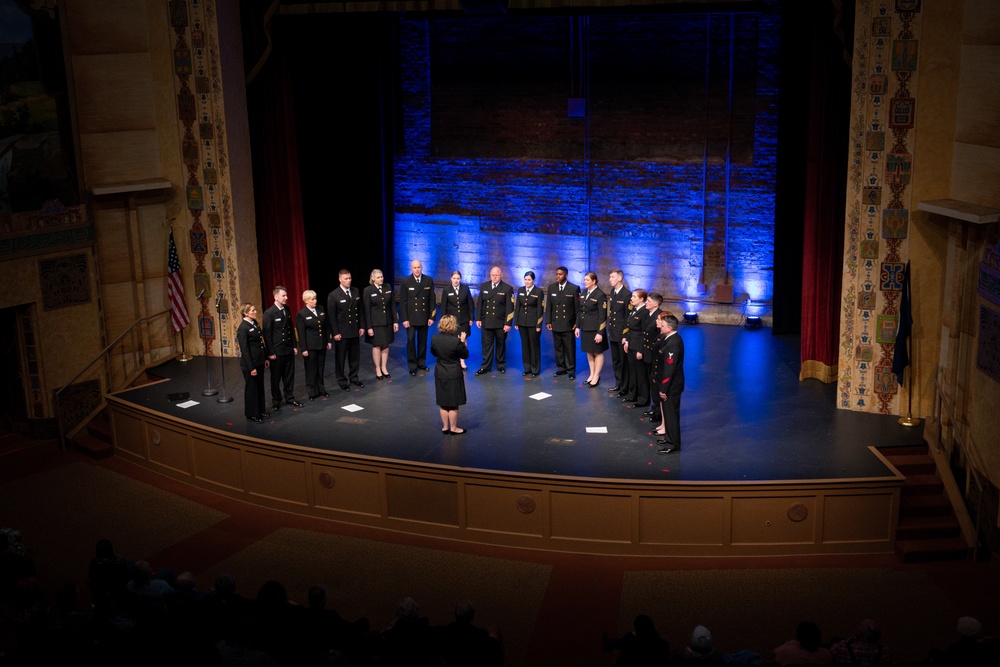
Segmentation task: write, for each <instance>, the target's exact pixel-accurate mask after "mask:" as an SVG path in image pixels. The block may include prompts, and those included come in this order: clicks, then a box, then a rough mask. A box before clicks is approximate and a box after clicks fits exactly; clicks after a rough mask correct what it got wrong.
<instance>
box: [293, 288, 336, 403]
mask: <svg viewBox="0 0 1000 667" xmlns="http://www.w3.org/2000/svg"><path fill="white" fill-rule="evenodd" d="M302 302H303V303H304V304H305V306H304V307H303V308H302V309H301V310H299V312H297V313H296V314H295V330H296V332H297V333H298V334H299V347H300V348H302V366H303V367H304V368H305V372H306V392H307V393H308V394H309V400H310V401H314V400H316V399H317V398H318V397H320V396H329V395H330V394H328V393H327V392H326V385H325V383H324V382H323V373H324V372H325V370H326V351H327V350H329V349H330V347H331V343H330V323H329V322H328V321H327V319H326V310H325V309H324V308H323V306H320V305H318V304H317V303H316V292H314V291H312V290H311V289H307V290H306V291H305V292H303V293H302Z"/></svg>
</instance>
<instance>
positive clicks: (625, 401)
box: [622, 396, 638, 408]
mask: <svg viewBox="0 0 1000 667" xmlns="http://www.w3.org/2000/svg"><path fill="white" fill-rule="evenodd" d="M622 403H635V399H634V398H629V397H628V396H622ZM636 405H638V403H636ZM629 407H630V408H632V407H635V406H634V405H630V406H629Z"/></svg>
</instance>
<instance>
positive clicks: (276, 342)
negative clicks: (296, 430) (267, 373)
mask: <svg viewBox="0 0 1000 667" xmlns="http://www.w3.org/2000/svg"><path fill="white" fill-rule="evenodd" d="M273 292H274V305H273V306H271V307H270V308H268V309H267V310H265V311H264V320H263V326H262V327H261V328H262V329H263V331H264V342H265V343H267V351H268V354H269V357H268V358H269V359H270V361H271V364H270V366H271V401H272V403H273V408H274V409H275V410H280V409H281V400H282V389H283V390H284V401H285V403H288V404H289V405H292V406H295V407H296V408H301V407H302V404H301V403H299V402H298V401H297V400H295V355H297V354H298V353H299V348H298V345H297V344H296V342H295V321H294V320H293V319H292V314H291V311H290V310H289V309H288V306H287V304H288V290H286V289H285V288H284V287H282V286H281V285H278V286H277V287H275V288H274V290H273Z"/></svg>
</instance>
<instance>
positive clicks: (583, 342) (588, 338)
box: [580, 330, 608, 354]
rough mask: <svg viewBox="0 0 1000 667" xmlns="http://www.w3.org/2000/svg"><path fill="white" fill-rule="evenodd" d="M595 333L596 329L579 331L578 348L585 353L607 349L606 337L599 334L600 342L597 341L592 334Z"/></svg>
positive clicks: (595, 352)
mask: <svg viewBox="0 0 1000 667" xmlns="http://www.w3.org/2000/svg"><path fill="white" fill-rule="evenodd" d="M596 335H597V332H596V331H583V330H581V331H580V349H581V350H583V351H584V352H586V353H587V354H600V353H601V352H604V350H606V349H608V337H607V336H601V342H600V343H597V342H595V341H594V336H596Z"/></svg>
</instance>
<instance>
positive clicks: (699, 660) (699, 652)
mask: <svg viewBox="0 0 1000 667" xmlns="http://www.w3.org/2000/svg"><path fill="white" fill-rule="evenodd" d="M725 663H726V660H725V657H724V656H723V655H722V654H721V653H719V652H718V651H716V650H715V649H713V648H712V633H711V632H709V630H708V628H706V627H705V626H704V625H699V626H697V627H695V629H694V632H692V633H691V643H690V644H688V645H687V646H685V647H684V648H679V649H677V650H676V651H674V652H673V654H672V655H671V656H670V664H671V667H673V665H723V664H725Z"/></svg>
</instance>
